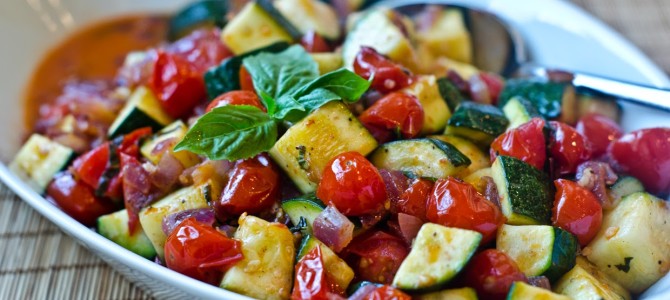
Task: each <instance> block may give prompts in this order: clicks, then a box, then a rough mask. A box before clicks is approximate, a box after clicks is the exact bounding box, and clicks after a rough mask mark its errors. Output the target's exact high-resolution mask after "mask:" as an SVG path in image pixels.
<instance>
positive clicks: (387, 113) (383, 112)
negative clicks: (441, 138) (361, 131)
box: [358, 92, 424, 139]
mask: <svg viewBox="0 0 670 300" xmlns="http://www.w3.org/2000/svg"><path fill="white" fill-rule="evenodd" d="M423 116H424V113H423V107H422V106H421V103H420V102H419V100H418V99H416V97H415V96H413V95H409V94H405V93H400V92H395V93H391V94H388V95H386V96H384V97H383V98H381V99H379V100H378V101H377V102H375V103H374V104H373V105H372V106H370V107H369V108H368V109H366V110H365V111H364V112H363V113H362V114H361V115H360V116H359V117H358V119H359V120H360V121H361V123H363V125H365V127H381V128H385V129H387V130H391V131H394V132H400V133H402V136H403V137H404V138H406V139H411V138H414V137H416V136H418V135H419V133H420V132H421V129H422V128H423Z"/></svg>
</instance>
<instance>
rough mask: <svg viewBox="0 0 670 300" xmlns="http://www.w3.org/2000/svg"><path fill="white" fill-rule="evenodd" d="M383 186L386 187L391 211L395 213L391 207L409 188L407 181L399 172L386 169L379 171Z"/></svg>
mask: <svg viewBox="0 0 670 300" xmlns="http://www.w3.org/2000/svg"><path fill="white" fill-rule="evenodd" d="M379 175H381V177H382V180H383V181H384V185H386V195H387V197H388V199H389V200H390V201H391V211H392V212H395V211H396V209H395V207H393V206H394V205H395V204H396V203H398V201H399V200H400V195H402V193H404V192H405V190H407V188H408V187H409V180H407V176H405V175H404V174H403V173H402V172H400V171H391V170H386V169H379Z"/></svg>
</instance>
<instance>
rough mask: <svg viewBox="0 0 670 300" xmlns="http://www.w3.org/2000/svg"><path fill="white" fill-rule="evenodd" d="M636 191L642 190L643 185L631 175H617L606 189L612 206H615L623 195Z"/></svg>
mask: <svg viewBox="0 0 670 300" xmlns="http://www.w3.org/2000/svg"><path fill="white" fill-rule="evenodd" d="M637 192H644V186H643V185H642V182H640V181H639V180H637V178H635V177H632V176H623V177H619V179H617V181H616V182H615V183H614V184H613V185H612V186H611V187H610V188H609V190H608V194H609V196H610V198H611V199H612V203H613V205H612V206H616V205H617V204H618V203H619V202H621V199H623V198H624V197H626V196H628V195H630V194H634V193H637Z"/></svg>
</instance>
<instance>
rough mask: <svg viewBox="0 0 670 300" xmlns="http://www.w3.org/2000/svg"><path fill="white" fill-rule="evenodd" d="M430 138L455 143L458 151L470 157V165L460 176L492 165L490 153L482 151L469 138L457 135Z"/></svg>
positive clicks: (458, 175)
mask: <svg viewBox="0 0 670 300" xmlns="http://www.w3.org/2000/svg"><path fill="white" fill-rule="evenodd" d="M430 138H433V139H438V140H441V141H443V142H446V143H448V144H451V145H453V146H454V147H456V149H458V151H460V152H461V153H463V155H465V156H467V157H468V159H470V165H469V166H468V168H467V169H465V170H463V171H461V172H460V173H458V174H457V175H456V176H457V177H459V178H464V177H466V176H468V175H470V174H472V173H474V172H476V171H477V170H480V169H483V168H488V167H490V166H491V159H490V158H489V155H488V154H486V153H484V151H482V150H481V149H480V148H479V147H477V145H475V144H474V143H472V142H471V141H469V140H466V139H464V138H461V137H458V136H455V135H434V136H431V137H430Z"/></svg>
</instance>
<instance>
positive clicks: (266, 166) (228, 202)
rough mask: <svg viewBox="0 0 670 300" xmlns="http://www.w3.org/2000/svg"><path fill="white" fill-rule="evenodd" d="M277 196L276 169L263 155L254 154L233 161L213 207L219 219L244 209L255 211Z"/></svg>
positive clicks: (277, 174)
mask: <svg viewBox="0 0 670 300" xmlns="http://www.w3.org/2000/svg"><path fill="white" fill-rule="evenodd" d="M278 199H279V172H278V171H277V168H276V167H275V165H274V164H273V163H272V161H271V160H270V159H269V158H268V157H267V156H266V155H258V156H256V157H254V158H250V159H246V160H241V161H238V162H237V163H236V164H235V166H234V167H233V169H232V170H231V172H230V179H229V180H228V183H227V184H226V187H225V188H224V189H223V192H222V193H221V198H220V199H219V200H218V201H217V202H216V203H215V204H214V211H215V212H216V215H217V217H218V218H219V219H220V220H227V219H228V218H230V217H233V216H238V215H241V214H242V213H244V212H246V213H248V214H256V213H259V212H261V211H263V210H265V209H268V208H270V207H272V204H274V203H275V202H276V201H277V200H278Z"/></svg>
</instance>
